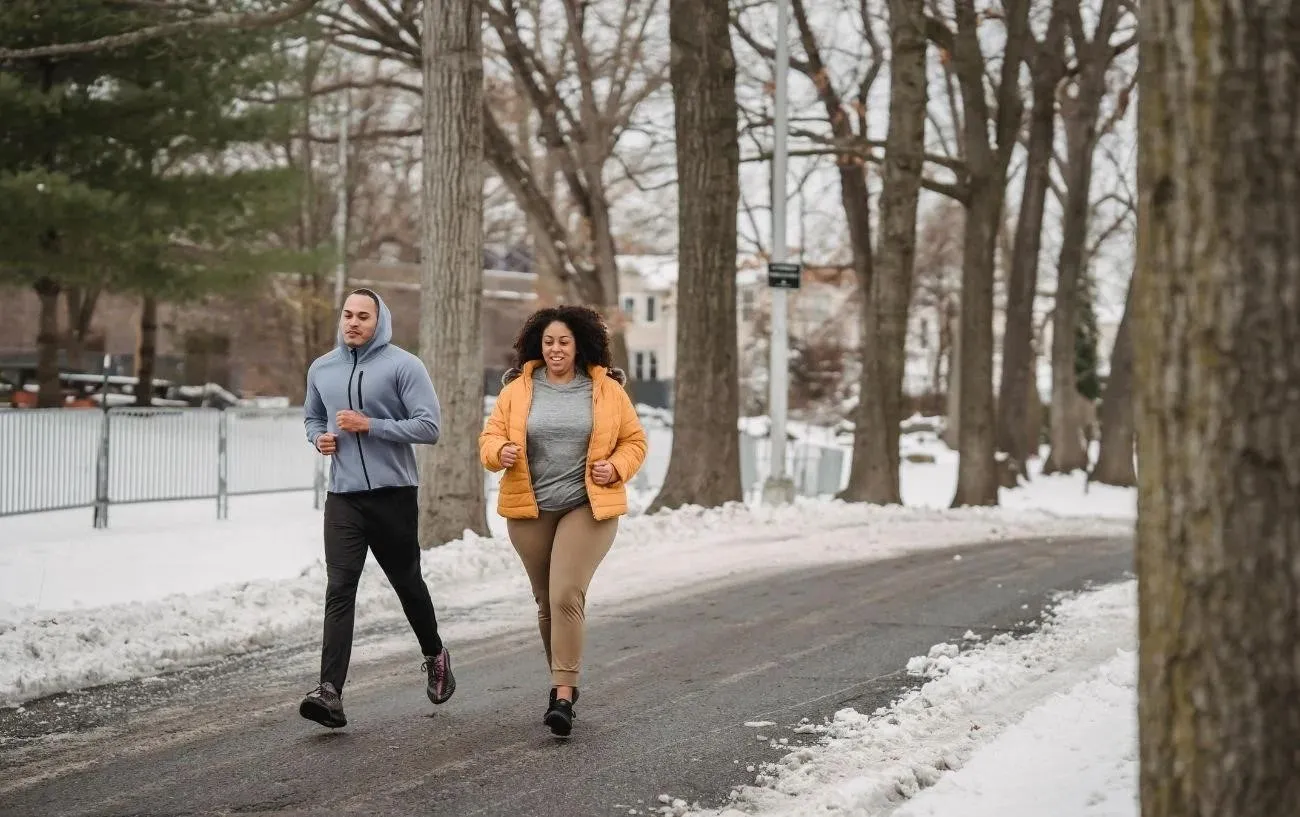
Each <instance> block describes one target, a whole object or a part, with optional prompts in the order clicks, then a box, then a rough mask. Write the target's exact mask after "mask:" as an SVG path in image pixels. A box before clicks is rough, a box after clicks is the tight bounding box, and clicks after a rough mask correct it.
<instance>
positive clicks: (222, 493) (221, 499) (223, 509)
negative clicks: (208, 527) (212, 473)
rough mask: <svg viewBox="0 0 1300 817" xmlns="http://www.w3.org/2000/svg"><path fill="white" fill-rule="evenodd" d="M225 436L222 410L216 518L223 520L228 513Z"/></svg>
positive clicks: (218, 450)
mask: <svg viewBox="0 0 1300 817" xmlns="http://www.w3.org/2000/svg"><path fill="white" fill-rule="evenodd" d="M227 436H228V432H227V429H226V410H225V409H222V410H221V413H220V414H219V415H218V419H217V518H218V519H225V518H226V517H227V516H228V515H229V512H230V497H229V495H228V494H227V493H226V491H227V485H226V472H227V465H228V463H227V461H226V460H227V448H228V446H227V445H226V443H227V439H226V438H227Z"/></svg>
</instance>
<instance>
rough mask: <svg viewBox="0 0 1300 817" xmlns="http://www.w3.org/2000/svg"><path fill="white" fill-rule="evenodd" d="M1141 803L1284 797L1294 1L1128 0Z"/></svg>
mask: <svg viewBox="0 0 1300 817" xmlns="http://www.w3.org/2000/svg"><path fill="white" fill-rule="evenodd" d="M1141 16H1142V20H1141V23H1140V26H1141V38H1142V58H1141V68H1140V80H1139V87H1140V93H1139V96H1138V104H1139V106H1140V108H1139V111H1140V112H1139V121H1140V125H1139V133H1140V136H1139V138H1140V143H1139V152H1138V156H1139V163H1140V170H1139V176H1140V179H1139V182H1140V183H1139V191H1140V194H1139V210H1138V213H1139V215H1138V224H1139V226H1138V262H1137V270H1138V278H1137V291H1136V297H1137V302H1136V304H1135V305H1134V317H1135V320H1136V323H1135V325H1134V330H1135V337H1134V348H1135V350H1136V352H1137V357H1136V361H1135V363H1136V372H1135V374H1136V382H1137V383H1138V388H1139V390H1140V399H1139V401H1138V404H1139V411H1138V457H1139V463H1140V469H1139V475H1138V483H1139V493H1138V528H1137V534H1138V559H1137V567H1138V582H1139V592H1138V603H1139V616H1138V626H1139V635H1140V650H1139V673H1138V692H1139V697H1138V718H1139V735H1140V756H1141V772H1140V778H1141V800H1142V814H1143V815H1144V817H1275V815H1282V814H1293V813H1295V811H1296V807H1297V804H1300V773H1297V770H1298V769H1300V742H1298V741H1297V735H1300V567H1297V565H1300V501H1297V498H1298V497H1300V399H1297V394H1300V353H1297V350H1300V207H1297V206H1296V202H1297V201H1300V164H1297V162H1296V157H1297V155H1300V18H1298V17H1297V11H1296V8H1295V6H1294V4H1292V3H1282V2H1272V3H1267V2H1238V3H1222V2H1206V1H1205V0H1197V2H1189V0H1143V2H1142V6H1141Z"/></svg>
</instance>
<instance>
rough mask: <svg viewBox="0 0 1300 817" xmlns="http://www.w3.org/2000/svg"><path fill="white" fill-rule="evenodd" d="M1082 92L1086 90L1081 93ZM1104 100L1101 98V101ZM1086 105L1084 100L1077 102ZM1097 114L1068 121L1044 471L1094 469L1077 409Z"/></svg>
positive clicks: (1081, 113)
mask: <svg viewBox="0 0 1300 817" xmlns="http://www.w3.org/2000/svg"><path fill="white" fill-rule="evenodd" d="M1081 96H1082V92H1081ZM1098 102H1100V100H1098ZM1077 103H1078V105H1079V107H1081V108H1082V107H1083V105H1084V101H1083V99H1080V100H1078V101H1077ZM1096 129H1097V113H1096V108H1093V109H1092V111H1091V112H1088V111H1079V112H1077V113H1076V114H1075V115H1073V116H1071V117H1069V118H1068V119H1067V120H1066V127H1065V133H1066V143H1067V145H1068V148H1067V155H1068V156H1069V159H1068V166H1067V168H1066V180H1067V181H1066V184H1067V187H1066V195H1065V221H1064V227H1063V235H1062V237H1061V255H1060V263H1059V264H1058V266H1057V282H1056V308H1055V310H1054V311H1053V313H1052V415H1051V431H1050V440H1051V446H1052V449H1051V453H1049V454H1048V456H1047V462H1045V463H1044V464H1043V473H1045V474H1051V473H1055V472H1061V473H1069V472H1071V471H1077V470H1082V469H1086V468H1087V467H1088V451H1087V449H1086V448H1084V446H1083V440H1082V439H1081V437H1080V433H1079V431H1080V426H1079V417H1078V414H1077V412H1075V411H1073V410H1072V407H1073V406H1075V405H1076V404H1077V403H1078V401H1079V391H1078V388H1079V383H1078V377H1077V374H1076V372H1075V363H1076V360H1075V359H1076V356H1077V350H1076V344H1075V341H1076V329H1077V326H1076V324H1077V322H1078V315H1079V307H1080V305H1081V304H1080V300H1081V298H1082V297H1084V295H1083V293H1082V292H1081V289H1080V287H1079V278H1080V276H1081V275H1082V274H1083V269H1082V267H1083V251H1084V247H1085V244H1086V243H1087V238H1088V210H1089V197H1090V194H1091V191H1092V155H1093V149H1094V147H1095V145H1096V141H1097V140H1096Z"/></svg>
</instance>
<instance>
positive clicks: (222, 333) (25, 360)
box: [0, 252, 537, 402]
mask: <svg viewBox="0 0 1300 817" xmlns="http://www.w3.org/2000/svg"><path fill="white" fill-rule="evenodd" d="M526 260H527V259H525V258H521V257H519V256H518V255H517V254H514V253H485V258H484V262H485V265H486V266H487V268H485V269H484V271H483V294H484V298H483V354H484V368H485V372H484V377H485V383H486V384H487V385H488V387H489V391H490V392H491V393H495V392H496V390H497V389H496V387H497V386H499V379H500V373H501V372H502V371H503V370H504V368H505V367H506V366H507V365H508V361H509V355H510V345H511V343H512V342H513V340H514V334H515V332H516V331H517V330H518V328H519V326H520V324H521V323H522V322H523V319H524V317H525V316H527V314H528V313H529V312H531V311H532V310H533V309H535V308H536V307H537V303H536V301H537V282H536V275H535V274H533V273H531V272H529V271H528V270H527V268H526V267H527V264H526ZM509 267H514V268H509ZM521 267H522V268H521ZM419 277H420V267H419V264H418V263H416V262H414V261H410V260H403V259H402V258H401V257H400V255H399V254H396V253H391V252H390V253H381V257H380V258H379V259H375V260H362V261H354V262H353V263H352V264H351V267H350V269H349V271H348V286H349V287H350V288H353V287H359V286H366V287H370V288H372V289H374V290H375V291H376V292H378V293H379V294H380V296H381V297H383V298H384V300H385V302H387V303H388V305H389V308H390V309H391V310H392V313H393V324H394V327H393V342H394V343H396V344H398V345H399V346H402V347H404V348H406V349H409V350H411V351H412V352H417V353H418V351H419V327H420V284H419ZM0 298H3V300H4V303H5V304H6V321H5V327H4V334H3V336H2V338H0V370H8V371H15V370H21V369H27V368H31V367H34V366H35V361H36V335H37V327H38V316H39V306H40V305H39V301H38V299H37V297H36V294H35V293H34V292H32V291H31V290H29V289H14V288H8V289H4V288H0ZM333 298H334V296H333V283H332V281H331V280H326V281H323V282H317V283H316V284H315V285H314V286H308V285H305V284H304V283H303V282H301V281H299V279H298V278H297V277H296V276H279V277H276V278H273V279H271V280H270V281H268V282H267V284H266V286H264V287H261V288H259V289H257V290H250V291H248V292H246V293H242V294H235V295H226V296H220V297H216V296H214V297H209V298H205V299H203V300H201V301H198V302H194V303H186V304H163V305H161V306H160V307H159V310H158V371H157V375H156V376H157V377H159V378H162V379H167V380H172V381H174V382H177V383H186V384H202V383H207V382H213V383H217V384H220V385H222V386H225V387H226V388H228V389H230V390H231V391H233V392H235V393H236V394H239V395H241V396H245V397H251V396H287V397H288V398H290V400H292V401H294V402H298V401H301V399H302V395H303V388H304V379H305V374H306V367H307V365H308V364H309V363H310V361H311V360H312V359H314V358H315V357H316V356H318V355H320V354H322V353H324V352H325V351H327V350H328V349H329V348H330V347H331V346H332V345H333V343H334V333H335V325H336V324H335V320H336V318H335V317H334V315H335V312H334V305H333V304H332V301H333ZM313 305H314V308H313ZM65 306H66V305H65V303H64V302H63V299H60V314H59V323H60V330H61V331H63V332H65V333H66V331H67V326H68V323H67V313H66V310H65ZM307 313H313V314H307ZM139 322H140V301H139V298H136V297H132V296H125V295H110V294H105V295H103V296H102V297H101V298H100V300H99V303H98V306H97V308H96V309H95V314H94V319H93V320H92V322H91V329H90V332H89V333H88V334H87V337H86V341H85V344H84V349H85V351H84V353H83V354H82V356H81V357H82V359H81V360H79V361H77V360H72V359H70V356H69V354H68V352H67V350H66V349H67V344H65V345H64V351H63V352H62V353H61V358H62V360H61V365H62V367H63V369H64V370H65V371H87V372H95V373H98V372H100V371H102V365H103V364H102V361H103V358H104V355H105V354H108V355H109V356H111V360H112V371H113V372H114V373H119V374H130V373H132V372H133V371H134V367H135V364H134V357H135V347H136V341H137V337H138V332H139ZM434 376H435V382H436V373H435V375H434Z"/></svg>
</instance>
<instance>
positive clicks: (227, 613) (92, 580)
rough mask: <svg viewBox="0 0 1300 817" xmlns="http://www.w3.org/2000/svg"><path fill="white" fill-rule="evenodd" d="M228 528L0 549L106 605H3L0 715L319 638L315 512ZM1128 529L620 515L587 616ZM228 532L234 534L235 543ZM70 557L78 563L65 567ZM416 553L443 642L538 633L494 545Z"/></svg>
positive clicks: (370, 594)
mask: <svg viewBox="0 0 1300 817" xmlns="http://www.w3.org/2000/svg"><path fill="white" fill-rule="evenodd" d="M272 507H273V508H274V506H272ZM283 512H284V511H281V513H283ZM232 515H234V511H233V509H232ZM286 519H287V520H288V521H286ZM228 524H229V523H217V522H215V521H211V522H209V523H207V524H205V525H199V526H194V525H193V524H187V525H182V524H180V523H167V524H163V525H155V526H153V527H148V526H146V525H143V524H141V525H140V526H139V527H132V526H130V525H127V526H125V528H124V529H123V530H120V531H117V532H115V533H113V534H111V536H112V537H118V538H105V539H98V540H97V539H96V538H95V536H94V534H93V533H90V532H85V531H82V532H81V533H80V535H79V536H78V537H77V538H76V539H75V540H73V541H65V540H63V539H57V537H54V538H52V539H51V541H49V542H46V543H44V545H41V546H37V545H33V546H32V547H30V548H14V549H12V550H10V551H8V552H6V553H4V554H0V568H12V569H13V570H14V571H15V572H16V573H19V574H21V575H26V576H29V577H36V576H41V577H44V576H45V575H46V574H47V573H49V572H50V571H49V570H48V568H49V566H50V561H51V560H52V559H57V560H59V561H57V562H55V563H54V566H55V567H56V568H57V569H56V570H54V571H53V573H54V574H56V575H57V576H60V577H62V578H61V579H60V580H61V581H63V582H64V583H65V587H64V591H63V592H64V593H66V594H68V595H70V596H76V597H78V598H81V597H82V596H85V597H86V598H90V599H101V600H102V599H111V601H104V602H102V603H101V604H99V605H98V606H85V607H72V606H70V605H69V606H67V607H64V608H58V609H53V608H51V606H50V605H48V604H42V603H37V602H30V603H24V604H16V603H14V602H13V601H10V602H9V603H7V604H3V605H0V705H14V704H17V703H21V702H23V701H25V700H29V699H31V698H35V697H39V696H42V695H46V694H50V693H52V692H56V691H61V690H66V689H74V688H78V687H84V686H90V685H95V684H101V683H107V682H112V681H119V680H126V679H129V678H135V677H141V676H147V675H151V674H155V673H158V672H162V671H167V670H174V669H177V668H180V667H184V666H189V665H193V664H197V663H201V662H203V661H207V660H211V659H213V658H216V657H221V656H228V655H238V654H241V653H245V652H247V651H250V650H255V649H258V648H262V647H267V646H273V645H282V644H285V643H287V642H294V641H301V640H306V639H311V638H314V637H316V630H317V629H318V628H319V620H320V615H321V605H322V601H323V596H324V589H325V568H324V565H323V564H322V563H321V561H320V559H319V556H316V557H314V559H312V561H310V562H307V563H305V564H304V562H303V559H304V558H306V557H305V556H303V554H305V553H307V552H308V551H307V548H308V547H312V546H314V547H316V548H319V544H318V542H319V536H320V527H319V526H320V518H319V514H318V513H316V512H313V511H310V510H309V509H308V510H306V511H301V510H300V511H299V512H297V513H296V514H290V515H289V516H288V517H276V518H271V519H262V520H261V521H260V522H259V521H258V520H257V519H256V518H249V519H246V520H242V521H241V522H240V523H239V524H238V525H236V526H234V527H222V525H228ZM259 526H260V527H259ZM1129 530H1131V526H1130V524H1128V523H1115V522H1107V521H1106V520H1101V519H1097V518H1090V517H1074V518H1065V517H1057V516H1054V515H1052V514H1046V513H1043V512H1039V511H1009V510H1007V509H999V508H991V509H961V510H955V511H952V510H945V511H932V510H925V509H916V508H906V507H890V508H881V507H874V506H866V505H854V504H846V503H841V502H834V501H810V500H801V501H799V502H797V503H796V504H794V505H791V506H786V507H779V508H771V507H754V508H751V507H747V506H744V505H739V504H737V505H731V506H727V507H724V508H718V509H711V510H705V509H701V508H696V507H687V508H683V509H680V510H677V511H674V512H665V513H660V514H656V515H653V516H639V517H630V518H626V519H624V520H623V522H622V524H621V530H620V534H619V539H618V541H617V542H616V544H615V548H614V550H613V551H612V552H611V554H610V556H609V557H608V558H607V559H606V561H605V563H604V564H603V565H602V566H601V570H600V572H599V573H597V576H596V579H595V581H594V583H593V586H592V589H591V593H590V596H589V599H590V603H591V604H592V606H593V609H594V608H595V607H596V606H597V605H602V604H613V603H617V602H621V601H630V600H636V599H639V598H644V597H648V596H652V595H653V596H660V595H663V594H664V592H665V591H668V590H681V589H683V588H687V587H689V586H690V585H692V584H697V583H703V582H714V581H718V580H725V579H740V578H745V577H750V576H755V575H758V574H761V573H763V572H764V571H778V570H789V569H792V568H796V567H801V566H809V565H818V564H834V563H839V562H850V561H864V560H870V559H883V558H890V557H893V556H897V555H901V554H903V553H906V552H909V551H914V550H918V549H925V548H939V547H945V546H951V545H957V544H964V543H970V542H978V541H988V540H996V539H1009V538H1020V537H1028V536H1053V535H1058V536H1059V535H1070V534H1107V535H1114V534H1124V533H1127V532H1128V531H1129ZM6 532H7V531H6ZM231 534H237V536H238V539H237V540H236V541H231V539H230V538H229V537H230V536H231ZM286 541H287V544H286ZM115 542H116V547H114V546H113V543H115ZM791 542H798V546H797V547H792V546H791ZM96 547H101V548H104V550H103V556H102V557H93V554H94V553H95V548H96ZM42 548H44V550H42ZM317 552H318V551H317ZM32 553H36V554H37V556H35V557H33V558H35V559H36V560H37V563H36V564H31V563H28V562H25V561H24V558H25V557H24V555H23V554H27V555H29V556H30V555H31V554H32ZM78 554H79V555H80V556H82V557H85V558H87V559H88V561H89V566H88V567H86V566H79V565H77V563H76V562H75V561H65V560H68V559H74V558H75V557H76V555H78ZM259 554H260V555H259ZM286 554H287V555H286ZM423 558H424V565H423V569H424V575H425V577H426V579H427V580H428V581H429V584H430V587H431V588H432V591H433V594H434V600H435V603H436V604H437V605H438V607H439V619H440V622H442V621H445V622H446V626H447V633H448V635H449V639H450V640H452V641H453V643H454V641H455V640H463V639H466V638H470V637H475V636H481V635H488V634H490V633H493V632H499V631H501V630H503V629H508V628H509V629H513V628H526V627H531V626H535V625H534V624H533V621H534V620H533V619H532V617H531V613H530V610H529V607H530V605H531V599H530V598H529V594H528V590H527V584H526V582H525V579H524V575H523V571H522V569H520V568H519V566H518V564H517V557H516V556H515V553H514V550H513V549H512V548H511V547H510V545H509V543H508V542H507V541H506V540H505V539H504V538H479V537H476V536H473V535H470V536H467V537H465V538H464V539H461V540H459V541H456V542H453V543H451V544H449V545H446V546H445V547H441V548H437V549H434V550H432V551H428V552H426V553H425V554H424V557H423ZM295 559H298V565H299V566H298V567H296V568H294V567H293V565H294V564H295ZM6 560H7V562H6ZM262 561H266V562H268V563H272V564H273V565H274V570H273V571H270V572H272V573H274V574H275V575H273V576H271V577H263V576H261V574H260V572H259V571H260V568H261V566H262ZM241 567H242V568H243V569H245V570H251V571H252V572H251V575H253V576H256V577H257V578H254V579H251V580H239V581H225V582H223V583H220V584H219V585H216V586H210V587H206V588H203V589H199V588H200V587H201V586H202V583H203V582H204V581H205V580H210V578H208V577H207V573H206V572H205V571H208V570H211V571H214V572H215V574H216V575H219V576H233V575H237V574H238V572H239V568H241ZM290 570H292V573H291V574H290V575H287V576H286V575H284V574H285V573H288V572H289V571H290ZM246 575H247V574H246ZM70 576H72V577H74V578H69V577H70ZM42 581H45V579H44V578H42ZM169 588H178V589H180V591H181V592H168V591H169ZM11 590H12V591H13V593H14V595H10V593H11ZM19 595H20V594H19V592H18V588H14V587H13V585H9V586H7V587H6V589H5V596H4V597H5V598H6V599H12V598H17V597H19ZM36 595H37V597H38V598H39V597H41V596H42V593H41V592H37V593H36ZM358 604H359V611H360V616H359V621H360V622H362V623H372V622H375V621H379V620H383V619H385V618H391V619H397V620H400V618H401V609H400V606H399V604H398V602H397V599H396V596H395V595H394V594H393V593H392V592H391V590H390V589H389V588H388V587H387V581H386V580H385V579H384V577H383V574H382V572H380V571H379V570H378V569H376V567H375V566H374V565H373V563H372V564H371V565H370V566H369V568H368V569H367V571H366V573H365V575H364V576H363V578H362V581H361V586H360V589H359V591H358Z"/></svg>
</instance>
